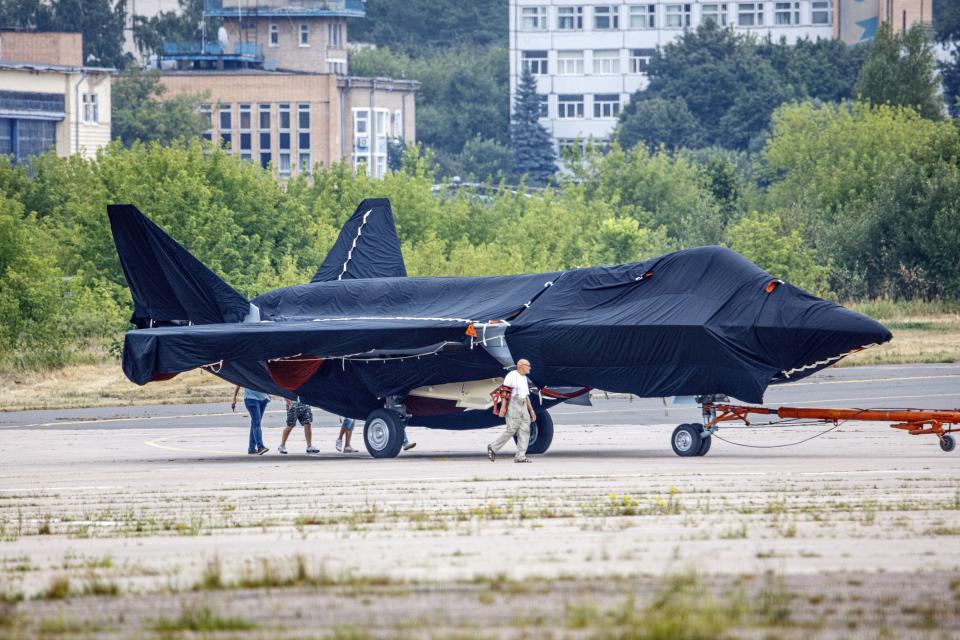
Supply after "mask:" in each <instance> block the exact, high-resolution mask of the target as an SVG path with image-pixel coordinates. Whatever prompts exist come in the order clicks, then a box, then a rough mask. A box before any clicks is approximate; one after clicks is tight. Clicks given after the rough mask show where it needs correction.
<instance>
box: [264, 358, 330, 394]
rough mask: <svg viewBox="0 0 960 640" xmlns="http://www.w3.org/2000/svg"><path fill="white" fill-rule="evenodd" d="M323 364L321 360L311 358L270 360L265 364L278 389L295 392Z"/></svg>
mask: <svg viewBox="0 0 960 640" xmlns="http://www.w3.org/2000/svg"><path fill="white" fill-rule="evenodd" d="M323 363H324V359H323V358H316V357H313V356H300V357H298V358H297V359H296V360H271V361H269V362H267V371H268V372H269V373H270V378H271V379H273V381H274V382H276V383H277V386H278V387H280V388H281V389H284V390H286V391H296V390H297V389H299V388H300V387H302V386H303V385H304V384H306V382H307V380H309V379H310V378H312V377H313V374H315V373H316V372H317V369H319V368H320V366H321V365H322V364H323Z"/></svg>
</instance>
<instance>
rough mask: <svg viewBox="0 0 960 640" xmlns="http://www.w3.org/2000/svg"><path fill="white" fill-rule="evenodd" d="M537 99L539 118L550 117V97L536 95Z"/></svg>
mask: <svg viewBox="0 0 960 640" xmlns="http://www.w3.org/2000/svg"><path fill="white" fill-rule="evenodd" d="M537 98H538V99H539V100H540V113H539V117H541V118H549V117H550V96H545V95H538V96H537Z"/></svg>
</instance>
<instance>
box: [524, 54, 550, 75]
mask: <svg viewBox="0 0 960 640" xmlns="http://www.w3.org/2000/svg"><path fill="white" fill-rule="evenodd" d="M523 68H524V69H529V70H530V73H532V74H533V75H535V76H545V75H547V73H549V71H548V70H547V69H548V68H549V67H548V65H547V52H546V51H524V52H523Z"/></svg>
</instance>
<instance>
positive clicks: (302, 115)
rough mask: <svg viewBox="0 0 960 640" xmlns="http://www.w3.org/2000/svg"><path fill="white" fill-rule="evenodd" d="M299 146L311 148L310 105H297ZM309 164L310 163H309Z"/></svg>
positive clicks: (300, 147)
mask: <svg viewBox="0 0 960 640" xmlns="http://www.w3.org/2000/svg"><path fill="white" fill-rule="evenodd" d="M297 148H298V149H300V150H301V151H304V150H307V149H309V148H310V105H309V104H298V105H297ZM308 164H309V163H308Z"/></svg>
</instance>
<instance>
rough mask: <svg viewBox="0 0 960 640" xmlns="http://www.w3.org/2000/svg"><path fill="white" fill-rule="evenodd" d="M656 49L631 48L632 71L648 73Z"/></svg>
mask: <svg viewBox="0 0 960 640" xmlns="http://www.w3.org/2000/svg"><path fill="white" fill-rule="evenodd" d="M655 52H656V49H631V50H630V73H646V72H647V67H649V66H650V61H651V60H653V55H654V53H655Z"/></svg>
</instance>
